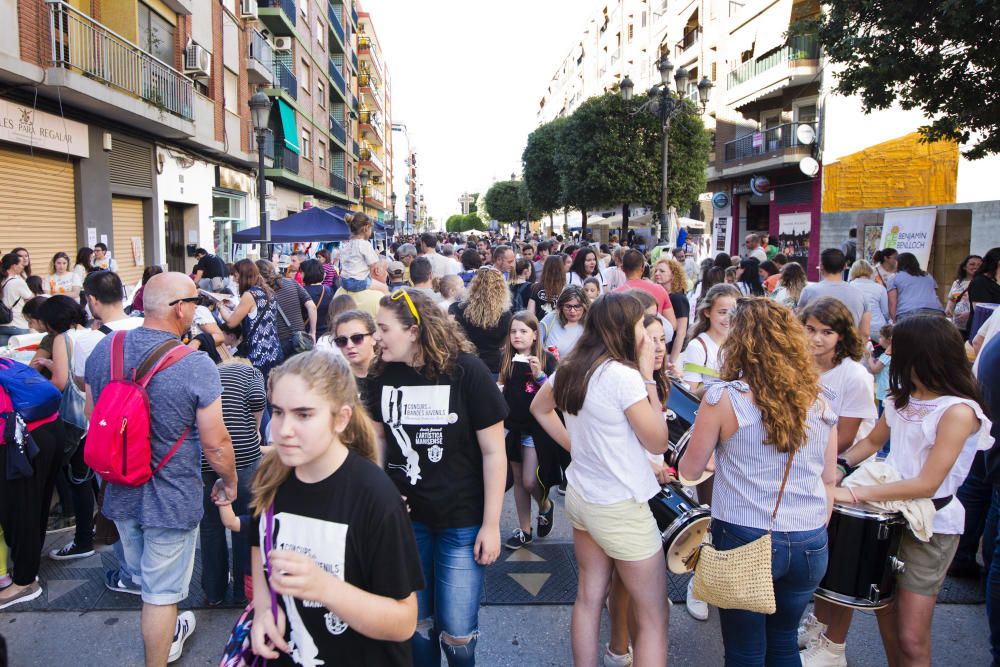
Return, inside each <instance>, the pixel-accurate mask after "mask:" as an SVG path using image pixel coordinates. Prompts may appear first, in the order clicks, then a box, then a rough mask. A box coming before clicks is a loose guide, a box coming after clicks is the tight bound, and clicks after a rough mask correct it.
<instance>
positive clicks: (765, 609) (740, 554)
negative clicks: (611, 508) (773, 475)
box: [688, 451, 795, 614]
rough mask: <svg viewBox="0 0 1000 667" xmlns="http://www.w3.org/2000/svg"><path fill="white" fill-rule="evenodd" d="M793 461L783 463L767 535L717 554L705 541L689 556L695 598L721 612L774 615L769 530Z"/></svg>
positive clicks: (776, 513) (775, 607) (792, 455)
mask: <svg viewBox="0 0 1000 667" xmlns="http://www.w3.org/2000/svg"><path fill="white" fill-rule="evenodd" d="M794 458H795V452H794V451H793V452H791V453H790V454H789V455H788V463H786V464H785V474H784V476H783V477H782V478H781V488H780V489H779V490H778V499H777V501H776V502H775V503H774V511H773V512H771V527H770V528H769V529H768V531H767V533H765V534H764V535H761V536H760V537H759V538H757V539H756V540H754V541H753V542H749V543H747V544H744V545H743V546H739V547H736V548H735V549H727V550H725V551H719V550H718V549H716V548H715V547H713V546H712V545H711V544H709V543H707V542H706V543H704V544H702V545H701V547H700V548H699V549H698V550H697V551H695V553H694V554H692V556H691V558H690V560H689V561H688V563H689V565H691V564H693V565H694V590H693V593H694V596H695V597H696V598H698V599H699V600H704V601H705V602H707V603H708V604H710V605H714V606H716V607H718V608H720V609H742V610H745V611H752V612H756V613H758V614H773V613H774V612H775V611H776V609H777V606H776V604H775V601H774V577H773V575H772V574H771V531H772V530H773V529H774V519H775V517H776V516H777V515H778V507H779V506H780V505H781V496H783V495H784V493H785V483H786V482H788V473H789V471H791V469H792V459H794Z"/></svg>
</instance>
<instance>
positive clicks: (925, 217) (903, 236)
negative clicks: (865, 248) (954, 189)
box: [879, 206, 937, 270]
mask: <svg viewBox="0 0 1000 667" xmlns="http://www.w3.org/2000/svg"><path fill="white" fill-rule="evenodd" d="M936 217H937V207H934V206H925V207H921V208H901V209H895V210H891V211H886V212H885V220H884V222H883V224H882V243H881V244H880V246H879V247H880V248H882V249H885V248H895V249H896V250H898V251H899V252H901V253H903V252H909V253H913V254H914V255H916V257H917V260H919V261H920V268H922V269H924V270H927V264H928V262H930V258H931V243H933V242H934V220H935V218H936Z"/></svg>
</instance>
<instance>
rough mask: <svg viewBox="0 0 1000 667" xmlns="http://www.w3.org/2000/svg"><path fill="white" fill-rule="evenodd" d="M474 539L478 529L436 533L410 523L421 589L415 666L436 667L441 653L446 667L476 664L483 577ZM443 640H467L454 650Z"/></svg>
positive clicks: (439, 531)
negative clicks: (450, 638) (419, 571)
mask: <svg viewBox="0 0 1000 667" xmlns="http://www.w3.org/2000/svg"><path fill="white" fill-rule="evenodd" d="M478 534H479V526H468V527H466V528H443V529H440V530H434V529H432V528H429V527H428V526H427V525H426V524H423V523H420V522H418V521H414V522H413V535H414V537H416V539H417V551H418V552H419V554H420V566H421V568H422V569H423V573H424V584H425V587H424V589H423V590H420V591H417V631H416V633H414V635H413V640H412V642H411V643H412V647H413V665H414V667H439V666H440V664H441V651H444V654H445V657H446V658H447V660H448V666H449V667H471V666H472V665H475V664H476V641H477V639H478V638H479V598H480V595H481V594H482V590H483V578H484V577H485V573H486V568H484V567H483V566H482V565H479V564H478V563H476V560H475V558H474V557H473V554H472V551H473V548H474V547H475V544H476V535H478ZM442 635H447V636H450V637H452V638H456V639H459V640H463V641H464V640H465V639H466V638H469V641H468V643H465V644H463V645H459V646H456V645H453V644H451V643H448V642H447V641H445V639H444V637H443V636H442ZM456 643H457V642H456Z"/></svg>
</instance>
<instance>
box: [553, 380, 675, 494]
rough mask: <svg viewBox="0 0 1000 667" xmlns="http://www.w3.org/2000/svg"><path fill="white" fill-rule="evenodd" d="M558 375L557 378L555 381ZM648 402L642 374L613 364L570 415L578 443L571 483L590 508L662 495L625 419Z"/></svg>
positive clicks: (568, 426)
mask: <svg viewBox="0 0 1000 667" xmlns="http://www.w3.org/2000/svg"><path fill="white" fill-rule="evenodd" d="M558 374H559V372H558V371H556V372H555V373H553V375H552V381H555V377H556V375H558ZM645 400H648V399H647V394H646V385H645V383H643V381H642V376H641V375H640V374H639V371H637V370H635V369H634V368H629V367H628V366H626V365H624V364H621V363H619V362H617V361H608V362H605V363H604V364H602V365H601V367H600V368H598V369H597V370H596V371H594V374H593V375H592V376H591V378H590V383H589V385H588V386H587V396H586V398H585V399H584V401H583V408H582V409H581V410H580V412H579V414H575V415H571V414H566V415H565V417H566V430H567V431H568V432H569V438H570V442H572V443H573V462H572V463H570V465H569V468H567V470H566V479H567V481H568V482H569V483H570V484H572V485H573V488H574V489H575V490H576V492H577V493H579V494H580V497H581V498H583V499H584V500H585V501H587V502H588V503H594V504H596V505H610V504H612V503H617V502H621V501H624V500H634V501H636V502H640V503H644V502H646V501H647V500H649V499H650V498H652V497H653V496H655V495H656V494H657V493H658V492H659V490H660V485H659V484H658V483H657V482H656V476H655V475H653V470H652V468H650V467H649V460H648V459H647V458H646V449H645V448H644V447H643V446H642V444H641V443H640V442H639V439H638V438H637V437H636V435H635V432H634V431H633V430H632V426H631V425H630V424H629V423H628V418H627V417H626V416H625V410H626V409H628V408H630V407H631V406H633V405H635V404H636V403H638V402H639V401H645Z"/></svg>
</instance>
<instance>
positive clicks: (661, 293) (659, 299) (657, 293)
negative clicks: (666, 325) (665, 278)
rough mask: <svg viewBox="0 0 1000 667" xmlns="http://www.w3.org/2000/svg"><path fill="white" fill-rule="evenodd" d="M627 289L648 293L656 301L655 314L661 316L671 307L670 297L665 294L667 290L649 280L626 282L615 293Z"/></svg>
mask: <svg viewBox="0 0 1000 667" xmlns="http://www.w3.org/2000/svg"><path fill="white" fill-rule="evenodd" d="M627 289H641V290H642V291H643V292H649V293H650V294H651V295H652V296H653V298H654V299H656V303H657V304H658V307H657V312H659V313H660V314H661V315H662V314H663V313H665V312H667V311H668V310H670V309H671V308H672V307H673V306H671V305H670V295H669V294H667V290H665V289H663V288H662V287H660V286H659V285H657V284H656V283H654V282H651V281H649V280H641V279H640V280H626V281H625V283H624V284H623V285H622V286H621V287H619V288H618V289H616V290H615V291H616V292H624V291H625V290H627Z"/></svg>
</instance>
